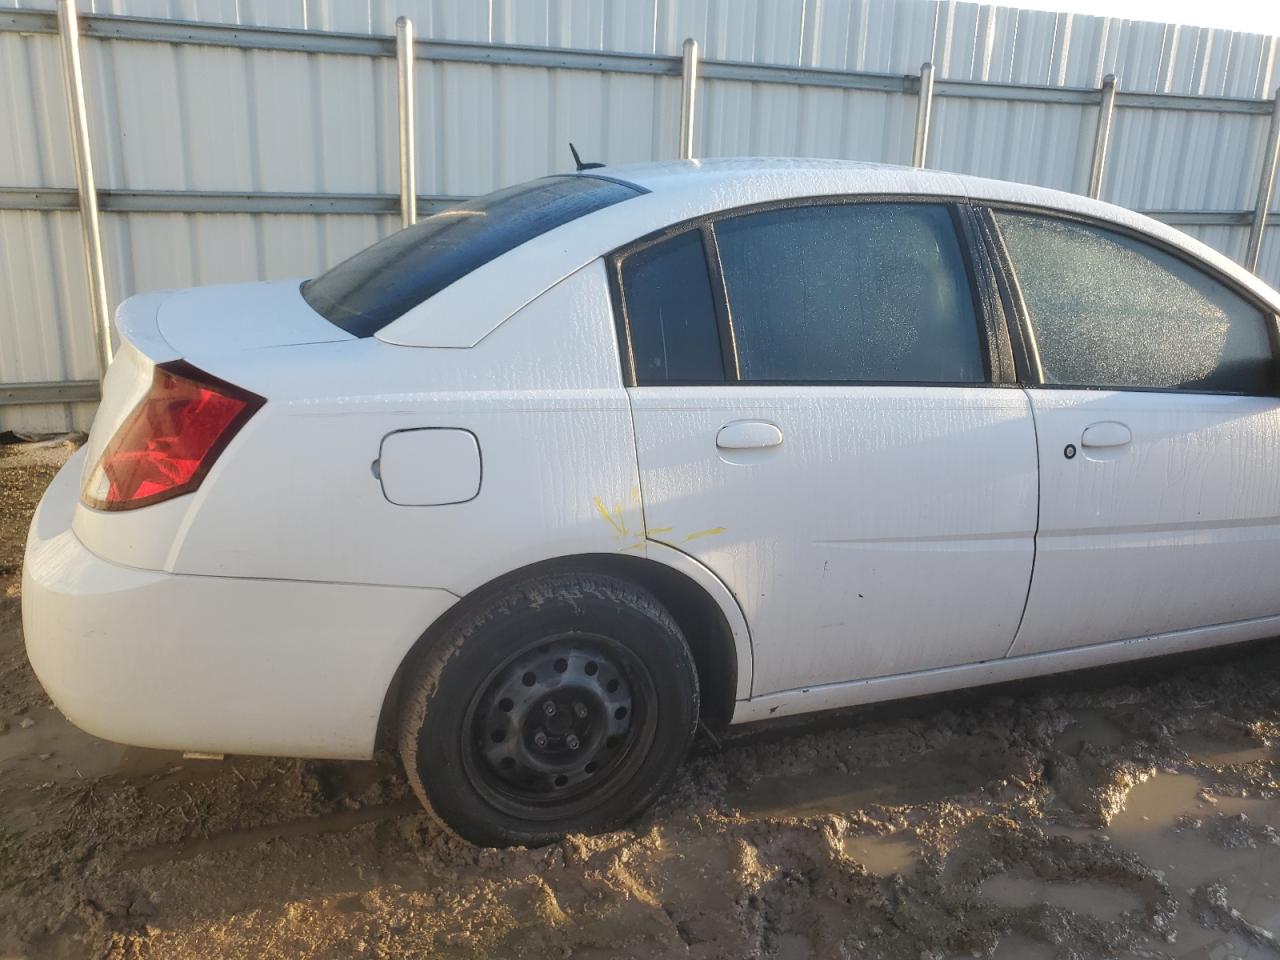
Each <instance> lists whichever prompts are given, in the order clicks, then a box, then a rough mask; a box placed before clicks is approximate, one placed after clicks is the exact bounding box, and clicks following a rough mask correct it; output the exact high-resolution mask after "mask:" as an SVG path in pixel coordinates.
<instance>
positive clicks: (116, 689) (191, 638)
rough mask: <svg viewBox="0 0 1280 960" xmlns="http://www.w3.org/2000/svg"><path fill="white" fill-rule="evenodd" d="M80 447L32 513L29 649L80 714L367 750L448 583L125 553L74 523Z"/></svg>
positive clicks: (256, 742)
mask: <svg viewBox="0 0 1280 960" xmlns="http://www.w3.org/2000/svg"><path fill="white" fill-rule="evenodd" d="M81 461H82V456H76V457H75V458H73V459H72V460H71V461H70V462H69V463H68V464H67V465H66V466H65V467H63V469H62V470H61V471H60V472H59V473H58V475H57V477H55V479H54V481H53V483H52V484H51V485H50V487H49V489H48V491H47V492H46V493H45V495H44V498H43V499H42V500H41V502H40V506H39V508H38V509H37V511H36V515H35V518H34V519H33V521H32V524H31V532H30V534H29V536H28V539H27V550H26V560H25V564H24V570H23V578H22V622H23V631H24V633H25V636H26V644H27V655H28V657H29V658H30V660H31V665H32V666H33V667H34V668H35V671H36V675H37V676H38V677H39V678H40V682H41V683H42V684H43V685H44V688H45V690H47V691H48V693H49V696H50V697H52V698H53V701H54V702H55V703H56V704H57V705H58V707H59V708H60V709H61V710H62V712H63V713H64V714H66V716H67V717H68V719H70V720H71V721H72V722H73V723H75V724H76V725H77V726H79V727H81V728H82V729H84V730H86V731H88V732H89V733H92V734H94V735H96V736H99V737H103V738H105V739H108V740H115V741H119V742H121V743H128V744H134V745H137V746H143V747H158V748H163V749H175V750H199V751H206V752H211V753H257V754H274V755H282V756H306V757H333V758H362V757H368V756H370V755H371V754H372V752H373V746H374V738H375V735H376V733H377V725H378V718H379V714H380V712H381V709H382V705H383V701H384V698H385V696H386V693H387V691H388V689H389V688H390V685H391V682H392V679H393V677H394V675H395V672H396V670H397V669H398V667H399V666H400V663H401V661H402V660H403V658H404V656H405V654H406V653H408V651H409V649H410V647H411V646H412V645H413V643H414V641H415V640H417V638H418V637H419V636H421V635H422V633H423V631H424V630H425V629H426V628H427V627H428V626H429V625H430V624H431V623H432V622H433V621H434V620H435V619H436V618H437V617H439V616H440V614H442V613H443V612H444V611H445V610H447V609H448V608H449V607H450V606H451V605H452V604H453V603H454V602H455V600H456V598H455V597H454V596H453V595H452V594H451V593H449V592H447V591H444V590H431V589H424V588H404V587H376V586H360V585H352V584H326V583H312V582H299V581H289V580H249V579H239V578H232V577H205V576H187V575H180V574H172V573H165V572H162V571H154V570H142V569H137V568H134V567H125V566H121V565H119V564H114V563H111V562H109V561H106V560H103V559H102V558H101V557H98V556H97V555H95V554H94V553H92V552H91V551H90V550H89V549H88V548H87V547H85V545H84V544H83V543H82V542H81V541H80V540H79V538H78V537H77V536H76V535H75V533H74V531H73V530H72V529H71V518H72V515H73V512H74V510H75V505H76V501H77V499H78V497H79V476H80V466H81Z"/></svg>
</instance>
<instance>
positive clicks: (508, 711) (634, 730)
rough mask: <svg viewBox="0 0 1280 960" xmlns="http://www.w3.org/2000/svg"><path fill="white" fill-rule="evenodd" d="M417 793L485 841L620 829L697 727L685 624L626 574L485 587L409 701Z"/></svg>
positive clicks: (656, 788)
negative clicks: (487, 592)
mask: <svg viewBox="0 0 1280 960" xmlns="http://www.w3.org/2000/svg"><path fill="white" fill-rule="evenodd" d="M401 717H402V726H401V754H402V757H403V759H404V762H405V769H406V771H408V773H409V778H410V782H411V783H412V784H413V786H414V789H415V791H416V792H417V793H418V796H419V798H420V799H421V800H422V801H423V804H424V805H425V806H426V808H427V809H428V810H429V811H430V812H432V813H433V814H434V815H435V816H436V818H437V819H438V820H440V821H441V822H442V823H444V825H445V826H447V827H448V828H450V829H451V830H453V831H454V832H455V833H457V834H459V835H461V836H462V837H464V838H466V839H468V840H472V841H473V842H476V843H481V844H494V845H505V844H513V843H521V844H536V843H543V842H547V841H549V840H553V839H555V838H557V837H559V836H563V835H564V834H565V833H569V832H578V831H583V832H591V831H598V830H603V829H609V828H612V827H616V826H618V825H620V824H621V823H624V822H626V820H628V819H630V818H631V817H633V816H635V815H636V814H637V813H639V812H640V811H641V810H643V809H644V808H645V807H646V806H648V805H649V803H651V802H652V801H653V799H654V798H655V797H656V796H657V795H658V793H659V792H660V790H661V789H662V787H663V786H664V785H665V783H666V782H667V780H668V779H669V778H670V776H671V774H672V773H673V772H674V770H675V768H676V766H677V764H678V763H679V761H680V759H681V758H682V757H683V755H684V753H685V751H686V750H687V748H688V745H689V742H690V740H691V739H692V735H693V730H694V727H695V726H696V723H697V717H698V686H697V674H696V672H695V669H694V665H693V659H692V657H691V655H690V653H689V650H688V646H687V645H686V643H685V641H684V637H683V635H682V634H681V633H680V629H679V627H678V626H677V625H676V623H675V621H674V620H673V619H672V618H671V616H670V614H669V613H668V612H667V611H666V609H665V608H663V607H662V606H661V604H659V603H658V601H657V600H656V599H654V598H653V596H652V595H650V594H649V593H648V592H647V591H644V590H643V589H641V588H640V587H638V586H636V585H633V584H631V583H628V582H626V581H623V580H618V579H614V578H611V577H602V576H593V575H581V576H572V575H558V576H556V577H552V578H547V579H542V580H535V581H530V582H527V583H524V584H520V585H517V586H515V587H511V588H508V589H507V590H506V591H502V592H501V593H499V594H498V595H495V596H488V597H485V598H483V599H480V598H477V602H476V604H475V609H474V610H473V611H471V612H470V614H469V615H468V616H466V617H463V618H461V619H460V620H459V621H458V622H456V623H455V624H454V625H453V626H452V628H451V629H449V630H448V631H447V633H446V635H445V636H444V637H442V638H440V640H439V642H437V644H435V645H433V646H432V648H431V649H430V651H429V652H428V654H427V655H426V656H425V657H424V658H423V659H422V661H421V662H420V663H419V664H418V666H417V669H416V670H415V671H414V673H413V674H412V675H411V676H410V678H409V682H408V686H407V688H406V692H405V695H404V698H403V700H402V709H401Z"/></svg>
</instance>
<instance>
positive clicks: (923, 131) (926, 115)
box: [911, 62, 933, 167]
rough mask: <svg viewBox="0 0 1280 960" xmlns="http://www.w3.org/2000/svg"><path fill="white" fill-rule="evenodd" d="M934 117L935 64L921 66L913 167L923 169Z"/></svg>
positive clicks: (912, 159)
mask: <svg viewBox="0 0 1280 960" xmlns="http://www.w3.org/2000/svg"><path fill="white" fill-rule="evenodd" d="M932 116H933V64H932V63H928V62H925V63H922V64H920V97H919V99H918V100H917V101H916V143H915V149H914V150H913V151H912V154H911V165H912V166H913V167H923V166H924V163H925V156H926V155H927V153H928V148H929V120H930V118H931V117H932Z"/></svg>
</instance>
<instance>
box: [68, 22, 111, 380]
mask: <svg viewBox="0 0 1280 960" xmlns="http://www.w3.org/2000/svg"><path fill="white" fill-rule="evenodd" d="M58 38H59V40H60V42H61V46H62V79H63V82H64V84H65V86H66V92H67V114H68V118H69V120H70V124H71V152H72V154H73V155H74V157H75V169H76V190H77V192H78V193H79V195H80V239H81V241H82V244H83V246H84V267H85V273H86V274H87V275H88V280H89V310H90V311H91V312H92V314H93V337H94V347H95V348H96V350H97V356H98V379H99V381H101V380H102V378H103V377H104V376H106V373H107V367H108V366H110V365H111V312H110V310H108V308H107V280H106V271H105V269H104V268H103V265H102V227H101V223H100V222H99V219H98V187H97V184H96V183H95V182H94V179H93V157H92V154H91V153H90V149H89V113H88V111H87V110H86V109H85V105H84V74H83V72H82V71H81V69H80V24H79V20H78V18H77V17H76V4H75V0H58Z"/></svg>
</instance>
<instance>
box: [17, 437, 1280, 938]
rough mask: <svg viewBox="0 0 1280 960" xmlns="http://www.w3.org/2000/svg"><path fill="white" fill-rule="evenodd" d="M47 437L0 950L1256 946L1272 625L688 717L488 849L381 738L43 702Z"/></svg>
mask: <svg viewBox="0 0 1280 960" xmlns="http://www.w3.org/2000/svg"><path fill="white" fill-rule="evenodd" d="M69 452H70V448H69V447H67V446H65V445H59V444H53V445H46V446H43V447H36V448H32V447H29V446H23V447H18V446H8V447H0V593H2V594H3V599H2V600H0V958H6V960H7V958H10V957H86V956H87V957H98V956H104V957H164V958H171V957H173V958H211V957H228V958H240V957H244V958H250V957H252V958H270V957H299V956H309V957H310V956H316V957H399V956H406V955H408V956H420V957H427V956H430V957H448V958H471V957H476V958H480V957H485V958H487V957H577V958H601V960H603V958H611V957H694V958H714V957H732V958H744V957H782V958H791V960H794V958H805V957H821V958H852V957H867V958H907V960H920V958H951V957H971V956H976V957H1000V958H1018V960H1024V958H1027V960H1037V958H1055V957H1056V958H1086V957H1181V958H1201V960H1208V958H1215V960H1222V958H1227V957H1241V958H1243V957H1268V958H1271V957H1275V958H1280V948H1277V946H1276V944H1275V943H1274V941H1273V938H1272V933H1271V931H1272V930H1275V929H1276V928H1277V927H1278V926H1280V834H1278V833H1277V831H1276V829H1273V828H1280V783H1278V782H1277V772H1278V771H1280V648H1276V649H1275V650H1273V649H1271V648H1269V646H1268V645H1267V644H1261V645H1255V646H1253V647H1251V648H1248V649H1244V650H1232V651H1228V652H1223V651H1217V652H1215V653H1213V654H1212V655H1211V656H1201V657H1200V658H1198V659H1196V660H1193V661H1185V660H1184V661H1181V662H1178V663H1175V664H1169V663H1164V664H1159V665H1155V666H1147V667H1144V668H1141V669H1137V670H1135V669H1129V670H1127V671H1125V672H1123V673H1120V672H1116V671H1112V672H1110V673H1107V674H1097V673H1095V674H1091V675H1088V676H1086V677H1083V678H1079V677H1078V678H1072V679H1070V680H1067V681H1064V680H1061V679H1059V680H1054V681H1048V682H1041V683H1039V684H1038V685H1031V686H1028V685H1023V686H1019V687H1012V688H1011V687H1004V688H999V689H989V690H986V691H981V692H969V693H965V694H960V695H951V696H948V697H943V698H934V699H931V700H928V701H915V702H912V703H909V704H905V705H894V706H890V707H881V708H875V709H867V710H861V711H853V712H848V713H844V714H840V715H837V716H826V717H823V718H821V719H819V720H818V721H817V722H813V721H809V722H807V723H803V724H798V723H794V722H788V723H781V724H776V725H773V726H771V727H763V728H756V729H754V730H748V731H744V732H741V733H734V734H733V735H731V736H725V737H722V738H720V740H719V741H716V742H713V741H712V740H711V739H710V738H705V737H704V738H703V739H702V740H701V741H700V743H699V744H698V748H697V750H696V752H695V755H694V756H693V757H692V758H691V759H690V760H689V761H688V762H687V763H686V764H685V765H684V768H683V769H682V770H681V772H680V774H679V776H678V778H677V781H676V784H675V786H674V788H673V789H672V790H671V791H670V792H669V794H668V795H667V797H666V798H665V799H664V800H663V801H662V802H661V803H660V804H659V806H658V807H657V809H655V810H654V811H653V812H652V813H650V814H649V815H648V816H646V817H645V818H644V819H643V820H641V821H640V822H639V823H637V824H635V826H634V828H633V829H631V830H627V831H622V832H619V833H614V834H609V835H607V836H598V837H572V838H570V839H568V840H566V841H565V842H563V843H560V844H556V845H554V846H551V847H546V848H542V849H538V850H508V851H491V850H490V851H482V850H476V849H474V848H471V847H469V846H467V845H465V844H462V843H459V842H457V841H455V840H452V839H450V838H448V837H446V836H444V835H443V834H442V833H441V832H440V831H439V830H438V829H436V828H435V827H434V826H433V825H432V824H431V823H430V822H428V820H427V819H426V817H425V816H423V815H421V814H419V813H418V812H417V810H416V808H415V806H414V803H413V801H412V800H411V798H410V796H409V792H408V789H407V787H406V784H405V782H404V779H403V778H402V777H401V775H400V773H399V772H398V770H397V769H396V766H395V764H394V762H393V761H392V760H391V759H390V758H384V759H383V760H381V761H380V762H376V763H328V762H305V761H297V760H286V759H262V758H244V757H232V758H228V759H226V760H224V761H221V762H217V761H184V760H183V759H182V758H181V756H179V755H177V754H171V753H162V752H158V751H147V750H136V749H129V748H125V747H120V746H116V745H114V744H108V743H104V742H102V741H98V740H95V739H93V738H92V737H90V736H88V735H86V734H84V733H81V732H80V731H78V730H76V729H75V728H73V727H71V726H70V725H69V724H68V723H67V722H66V721H65V720H63V719H62V717H61V716H60V715H59V713H58V711H57V710H56V709H55V708H54V707H53V706H52V705H51V704H50V703H49V702H48V700H47V699H46V697H45V696H44V694H43V692H42V691H41V689H40V687H39V685H38V683H37V681H36V679H35V677H34V676H33V675H32V674H31V671H30V668H29V667H28V665H27V662H26V658H25V655H24V653H23V647H22V638H21V624H20V617H19V600H20V597H19V593H20V586H19V579H18V577H19V564H20V562H21V543H22V539H23V537H24V536H25V532H26V524H27V517H28V515H29V512H30V510H31V508H32V506H33V503H34V499H35V498H36V497H37V496H38V493H39V492H40V490H42V489H43V486H44V484H45V483H47V482H48V480H49V478H50V477H51V476H52V473H53V471H54V469H56V466H57V464H58V463H60V462H62V461H63V460H64V459H65V458H66V456H68V455H69Z"/></svg>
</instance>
